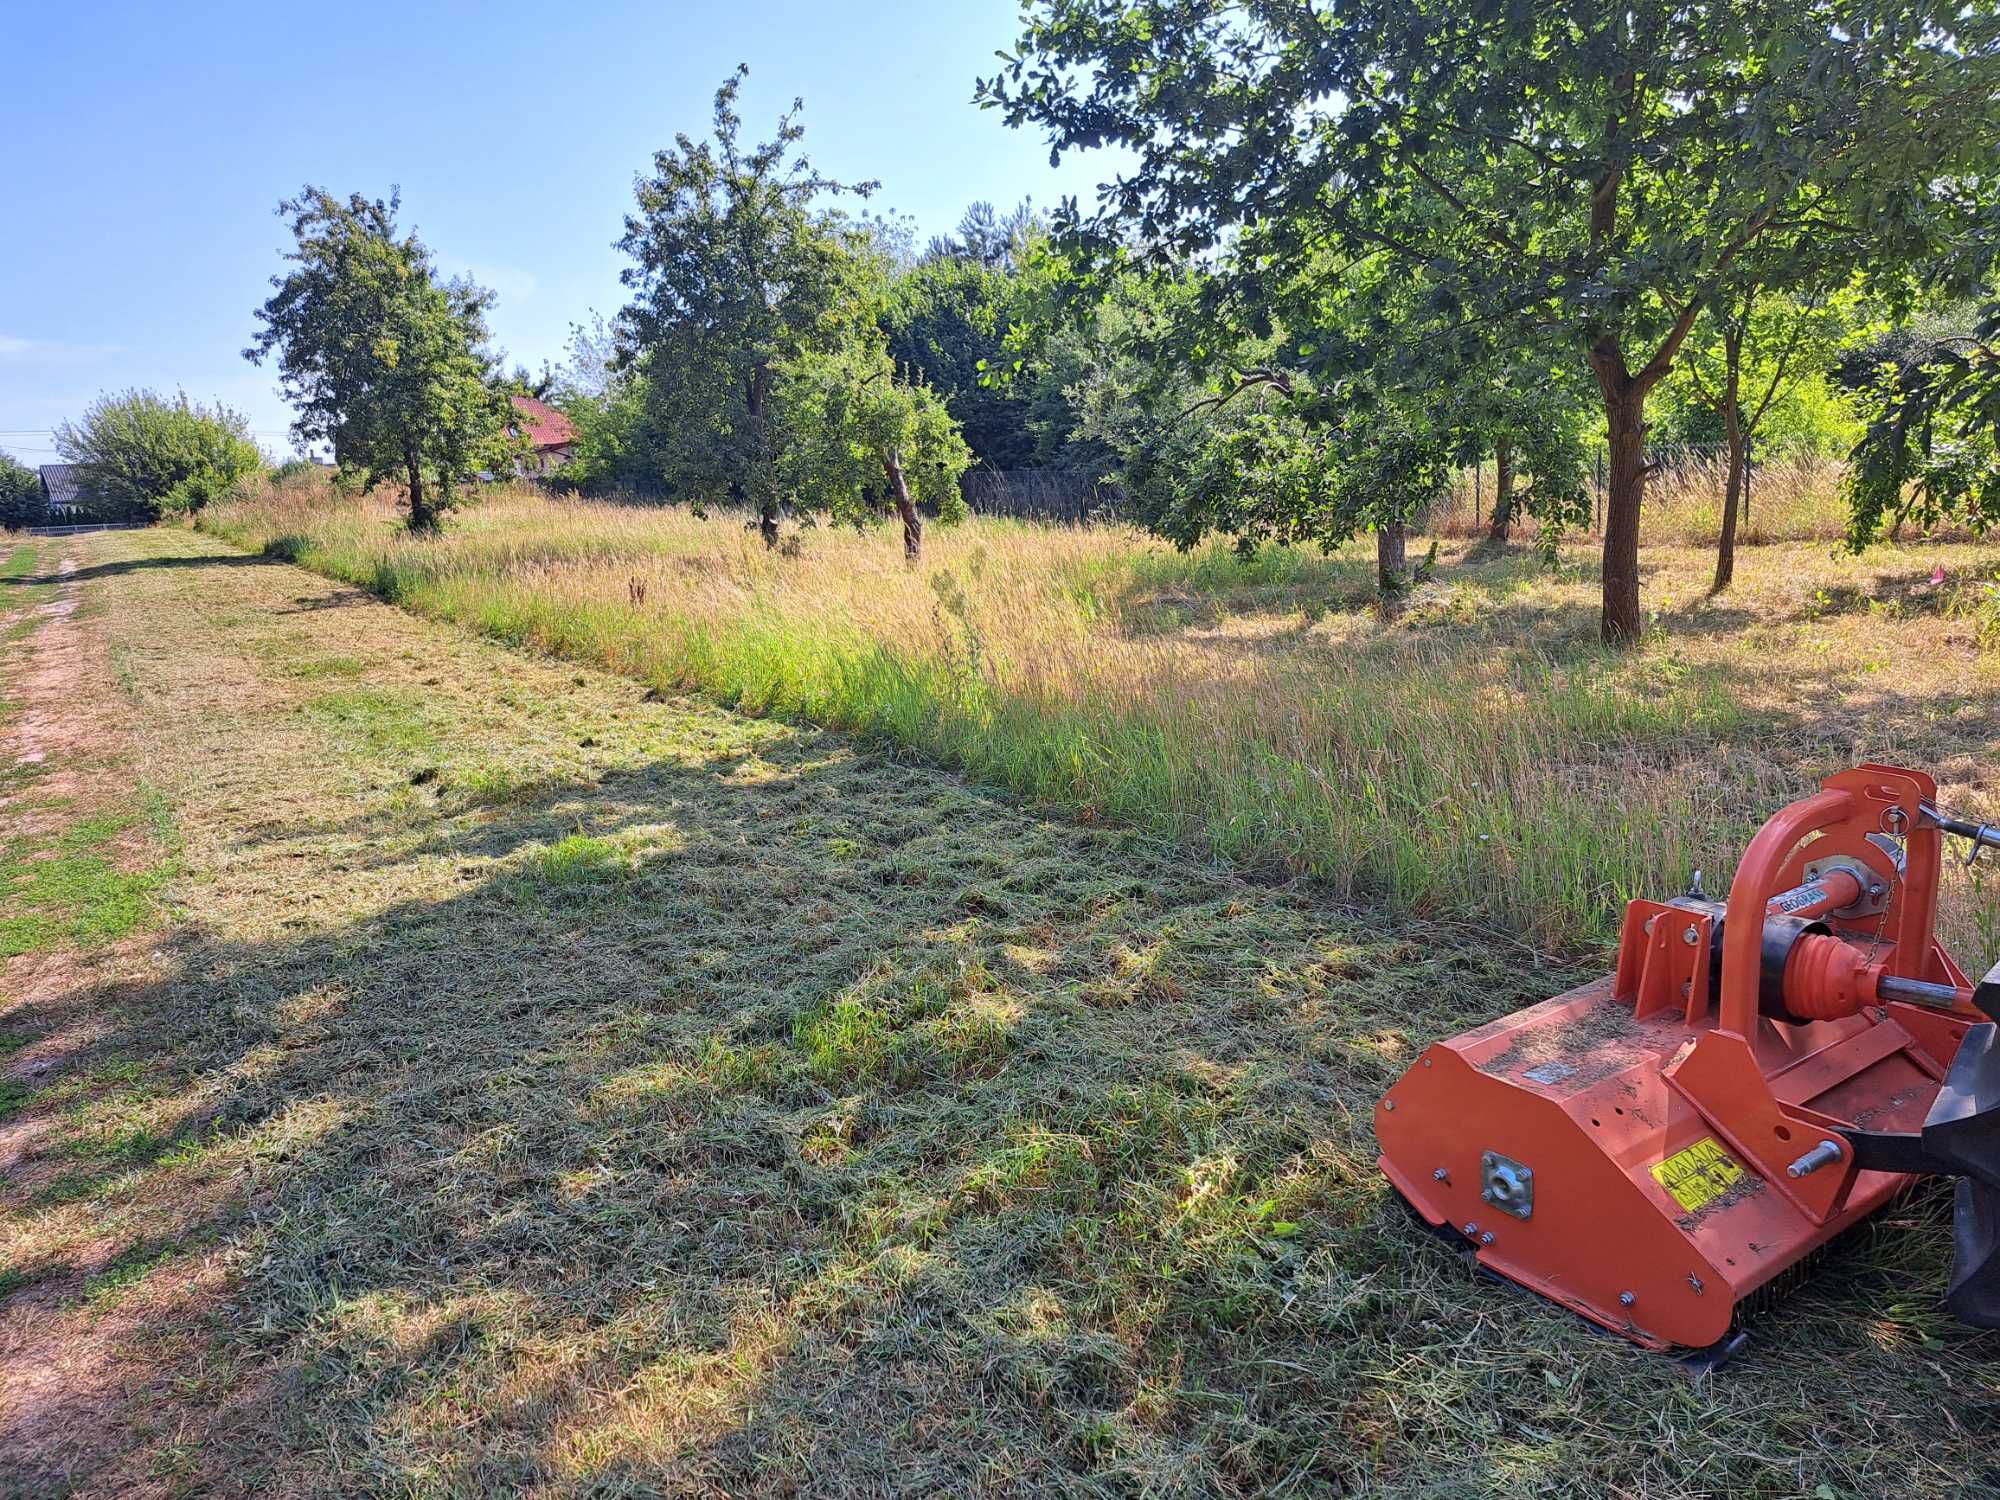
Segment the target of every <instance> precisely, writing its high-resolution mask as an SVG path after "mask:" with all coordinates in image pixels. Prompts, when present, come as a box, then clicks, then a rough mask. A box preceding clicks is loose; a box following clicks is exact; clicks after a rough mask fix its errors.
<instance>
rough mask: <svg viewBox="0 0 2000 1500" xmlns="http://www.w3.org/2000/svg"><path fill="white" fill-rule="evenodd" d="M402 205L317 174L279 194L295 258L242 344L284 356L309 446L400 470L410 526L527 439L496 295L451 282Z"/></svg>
mask: <svg viewBox="0 0 2000 1500" xmlns="http://www.w3.org/2000/svg"><path fill="white" fill-rule="evenodd" d="M399 207H400V199H399V198H398V197H397V196H396V195H394V194H392V195H391V196H390V198H389V200H388V201H387V202H386V203H385V202H383V201H382V200H381V199H379V198H377V199H369V198H365V197H363V196H362V195H361V194H359V193H356V194H353V195H352V196H350V197H349V198H348V199H347V200H346V201H345V202H343V201H341V200H340V199H338V198H335V197H334V196H333V195H332V194H330V193H328V192H326V191H325V190H323V189H321V188H315V187H307V188H306V189H305V190H304V191H302V192H301V193H300V194H299V196H298V197H297V198H293V199H288V200H286V201H285V202H283V203H281V204H279V205H278V213H279V214H280V215H281V216H284V217H288V218H289V219H290V221H291V223H290V228H291V231H292V236H293V239H294V240H295V242H296V248H295V249H293V250H292V251H290V252H288V253H287V255H286V257H285V258H286V259H287V260H288V261H290V262H292V264H293V265H294V267H295V269H294V270H292V271H291V272H289V273H287V274H286V275H283V276H274V277H272V278H271V285H272V286H273V287H274V288H275V289H276V290H275V292H274V293H273V295H272V296H271V298H270V299H269V300H268V301H266V302H265V303H264V305H263V306H262V307H260V308H259V309H258V310H257V318H258V321H259V322H260V323H262V324H263V325H264V326H263V328H262V329H261V330H260V331H259V333H258V334H257V337H256V339H255V340H254V341H253V342H252V343H251V346H250V347H249V348H248V349H246V350H244V351H243V352H244V357H245V358H246V359H248V360H249V361H250V362H251V363H252V364H262V363H263V362H264V360H265V359H267V358H270V357H272V356H273V355H275V356H276V358H277V362H278V373H279V378H280V385H279V389H280V391H281V393H282V394H283V395H284V397H285V398H286V400H288V401H290V402H291V403H292V405H293V406H295V407H296V408H297V409H298V412H299V417H298V420H297V421H296V422H294V423H293V424H292V433H293V436H294V437H295V438H296V439H297V440H298V442H299V443H300V445H301V446H302V447H309V446H310V445H312V444H316V443H327V444H330V445H331V446H332V448H333V455H334V461H335V462H336V463H337V464H338V465H339V466H340V467H341V469H342V470H343V471H346V472H357V473H359V474H360V475H361V476H362V477H363V481H364V487H365V488H367V489H373V488H375V486H376V485H378V484H381V483H384V482H400V483H401V484H402V486H403V488H404V494H405V497H406V501H407V504H408V506H409V512H410V529H411V530H412V531H416V532H425V533H428V532H434V531H436V530H437V528H438V525H439V522H440V519H441V517H442V516H443V515H444V514H445V513H446V512H447V511H449V510H450V509H451V508H452V506H453V504H454V503H455V499H456V492H457V491H458V490H459V489H461V488H463V487H464V486H466V485H469V484H471V483H472V482H473V481H474V480H475V479H476V478H477V477H478V476H479V475H480V474H481V473H483V472H487V471H493V470H499V469H502V468H504V467H506V466H507V465H508V464H509V463H510V462H511V460H512V457H513V455H514V454H515V453H517V452H519V451H521V448H522V446H523V445H522V444H521V443H520V441H519V440H518V439H515V438H512V437H510V435H509V431H508V429H509V426H510V425H511V424H512V422H513V419H514V413H513V407H512V405H511V403H510V402H509V401H508V399H507V393H506V391H505V390H504V389H503V388H502V386H501V384H500V383H499V381H498V380H497V379H496V376H495V371H494V367H493V361H492V358H491V357H490V355H489V354H488V353H487V350H486V343H487V333H486V311H487V309H488V308H490V307H491V306H492V305H493V301H494V298H493V294H492V293H491V292H488V291H486V290H485V289H483V288H481V287H479V286H476V285H474V284H473V283H472V282H471V281H469V280H463V279H461V280H454V281H450V282H443V283H441V282H439V281H438V279H437V274H436V271H435V268H434V267H433V265H432V263H431V255H430V251H429V249H428V248H426V247H425V245H424V244H423V242H422V241H421V240H419V239H418V238H417V236H416V235H415V233H414V232H413V233H410V234H407V235H405V234H402V233H400V232H399V231H398V229H397V227H396V213H397V211H398V209H399Z"/></svg>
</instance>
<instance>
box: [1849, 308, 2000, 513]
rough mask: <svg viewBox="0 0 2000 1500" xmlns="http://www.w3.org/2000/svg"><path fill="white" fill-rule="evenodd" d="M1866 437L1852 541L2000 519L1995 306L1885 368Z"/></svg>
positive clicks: (1855, 473)
mask: <svg viewBox="0 0 2000 1500" xmlns="http://www.w3.org/2000/svg"><path fill="white" fill-rule="evenodd" d="M1866 400H1867V404H1868V412H1869V425H1868V431H1867V434H1866V435H1865V436H1864V438H1863V439H1862V441H1861V444H1860V446H1859V447H1857V448H1856V450H1855V454H1854V459H1855V462H1854V464H1853V466H1852V467H1851V468H1850V470H1849V472H1848V480H1847V492H1848V500H1849V504H1850V507H1851V516H1850V521H1849V527H1848V541H1849V544H1850V545H1851V546H1852V547H1854V549H1855V550H1856V551H1859V550H1860V549H1861V548H1862V547H1864V546H1866V545H1867V544H1868V542H1869V541H1871V540H1873V539H1874V538H1875V537H1876V536H1877V535H1879V534H1880V533H1881V532H1882V531H1884V530H1885V529H1892V528H1894V527H1896V526H1900V525H1902V524H1904V523H1905V522H1913V523H1914V524H1915V525H1917V526H1918V527H1919V528H1921V529H1923V530H1926V531H1929V530H1932V529H1934V528H1936V527H1938V526H1941V525H1944V524H1946V523H1948V522H1952V521H1958V522H1962V523H1964V524H1966V525H1969V526H1970V527H1971V528H1972V529H1973V530H1974V531H1976V532H1978V533H1980V534H1984V533H1985V532H1986V531H1988V530H1989V529H1990V528H1992V527H1993V526H1994V525H1995V523H2000V302H1993V303H1990V304H1989V305H1988V306H1987V307H1986V308H1985V309H1984V311H1983V312H1982V313H1981V315H1980V320H1979V323H1978V325H1977V327H1976V328H1975V329H1974V331H1973V332H1972V333H1971V334H1970V335H1967V336H1964V337H1947V338H1945V339H1942V340H1940V341H1939V342H1937V343H1934V344H1932V345H1930V346H1928V347H1927V348H1924V349H1922V350H1921V351H1919V353H1918V354H1917V355H1916V357H1914V358H1913V359H1912V360H1911V361H1910V362H1909V363H1907V364H1904V365H1901V366H1885V367H1884V368H1883V370H1882V372H1881V374H1880V376H1879V378H1878V382H1877V384H1876V386H1875V387H1874V389H1873V390H1871V391H1869V392H1868V393H1866Z"/></svg>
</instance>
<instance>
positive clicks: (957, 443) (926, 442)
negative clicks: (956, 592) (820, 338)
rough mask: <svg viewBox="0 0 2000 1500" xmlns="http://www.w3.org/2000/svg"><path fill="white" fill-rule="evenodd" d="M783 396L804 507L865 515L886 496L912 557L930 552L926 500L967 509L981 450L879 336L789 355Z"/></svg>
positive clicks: (791, 462) (780, 407) (792, 476)
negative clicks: (966, 484) (905, 374)
mask: <svg viewBox="0 0 2000 1500" xmlns="http://www.w3.org/2000/svg"><path fill="white" fill-rule="evenodd" d="M774 404H775V406H776V409H777V416H778V421H779V423H780V424H781V425H782V426H783V428H784V430H785V431H786V433H787V434H788V441H787V442H786V443H785V445H784V447H783V449H782V450H781V454H780V458H779V463H778V477H779V482H780V484H781V486H782V487H783V489H784V490H785V491H787V492H789V493H790V494H792V495H794V496H796V497H797V498H798V500H799V503H800V505H801V507H802V508H804V509H807V510H815V511H816V510H825V511H828V512H830V513H831V515H832V517H833V519H835V520H836V521H854V522H859V521H861V520H864V519H866V518H869V517H871V516H872V515H874V514H876V513H878V511H879V509H880V506H879V504H878V497H879V498H882V499H886V502H887V504H888V505H889V506H890V507H892V508H893V509H894V510H895V512H896V514H897V515H898V516H899V517H900V518H901V519H902V523H903V555H904V556H905V557H906V558H908V559H909V560H910V561H911V562H915V561H917V560H918V558H919V557H920V556H921V555H922V553H923V541H924V523H923V515H922V510H921V509H920V508H921V507H926V506H928V507H929V508H930V509H932V510H934V511H935V512H936V513H937V515H938V517H939V519H941V520H944V521H947V522H949V521H956V520H959V519H961V518H962V517H963V516H964V514H965V501H964V500H963V498H961V496H960V494H959V488H958V482H959V480H960V478H961V477H962V476H963V475H964V473H965V470H966V466H967V465H968V464H970V463H971V461H972V455H971V453H970V451H969V450H968V449H967V448H966V445H965V440H964V439H963V438H962V437H961V436H960V435H959V430H958V424H957V423H956V422H955V421H953V420H952V417H951V414H950V413H949V412H948V411H947V410H946V409H945V405H944V403H943V402H942V401H940V400H939V399H938V397H937V396H936V394H935V393H934V392H932V391H931V389H930V388H929V387H928V386H926V385H924V384H922V383H921V382H909V381H904V380H902V379H899V378H898V376H897V372H896V367H895V365H894V363H893V362H892V361H891V360H890V358H889V352H888V348H887V344H886V341H885V340H883V339H881V338H880V337H879V336H878V337H876V338H862V339H855V340H851V341H850V342H848V343H847V344H845V345H844V346H842V347H840V348H837V349H835V350H833V351H831V352H823V351H817V350H812V351H807V352H804V353H801V354H798V355H795V356H794V357H793V358H791V359H790V360H787V361H786V362H785V363H784V364H783V365H781V366H780V367H779V370H778V378H777V382H776V385H775V387H774Z"/></svg>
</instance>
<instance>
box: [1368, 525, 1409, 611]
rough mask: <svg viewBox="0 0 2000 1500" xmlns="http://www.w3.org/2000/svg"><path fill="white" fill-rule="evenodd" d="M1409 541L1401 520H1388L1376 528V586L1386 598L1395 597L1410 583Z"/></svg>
mask: <svg viewBox="0 0 2000 1500" xmlns="http://www.w3.org/2000/svg"><path fill="white" fill-rule="evenodd" d="M1408 543H1409V536H1408V533H1407V531H1406V530H1405V528H1404V526H1403V523H1402V522H1401V521H1387V522H1384V523H1383V524H1382V525H1380V526H1378V527H1376V528H1375V586H1376V587H1377V588H1378V589H1380V590H1381V592H1382V597H1383V598H1385V599H1393V598H1395V597H1396V596H1397V595H1399V594H1401V593H1402V592H1403V590H1404V589H1405V588H1406V587H1407V586H1408V584H1409V569H1408V560H1407V557H1406V552H1407V549H1408Z"/></svg>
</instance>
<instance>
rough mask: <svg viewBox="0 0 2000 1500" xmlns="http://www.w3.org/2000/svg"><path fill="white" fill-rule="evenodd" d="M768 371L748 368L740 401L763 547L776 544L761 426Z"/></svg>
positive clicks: (774, 507) (775, 507)
mask: <svg viewBox="0 0 2000 1500" xmlns="http://www.w3.org/2000/svg"><path fill="white" fill-rule="evenodd" d="M770 381H771V372H770V371H769V370H768V369H766V368H765V367H764V366H763V365H758V366H757V367H756V368H755V369H754V370H752V371H751V372H750V387H749V389H748V390H747V391H745V392H744V396H743V405H744V408H745V411H746V412H747V414H748V416H749V418H750V442H751V450H750V451H751V458H750V468H751V476H752V478H753V479H755V481H756V485H757V531H758V534H759V535H761V536H762V537H763V538H764V545H765V546H766V547H776V546H777V545H778V497H777V496H776V495H775V494H773V493H772V490H773V488H774V487H775V486H774V483H773V478H772V474H771V465H770V462H769V458H770V444H769V441H768V439H769V434H768V433H766V432H765V430H764V397H765V394H766V392H767V391H768V389H769V387H770Z"/></svg>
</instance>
